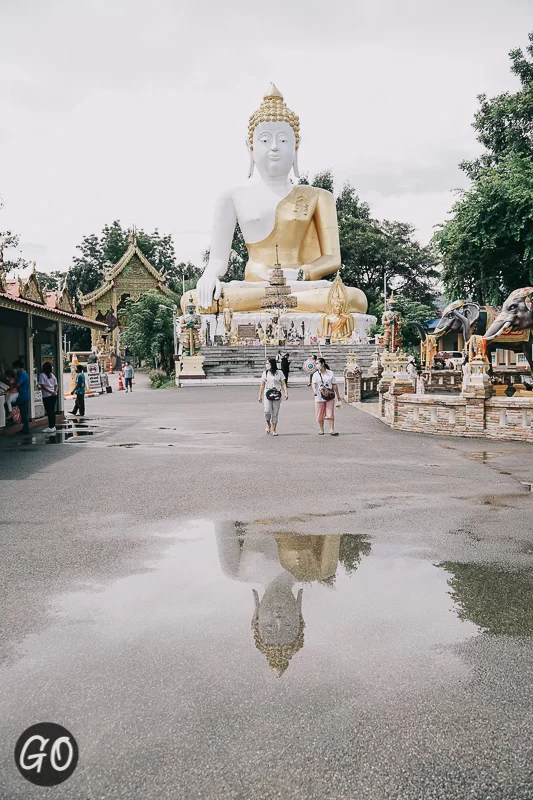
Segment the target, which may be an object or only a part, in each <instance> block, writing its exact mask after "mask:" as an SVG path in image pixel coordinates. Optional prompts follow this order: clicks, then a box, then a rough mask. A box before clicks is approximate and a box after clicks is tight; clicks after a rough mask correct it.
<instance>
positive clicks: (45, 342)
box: [0, 265, 107, 435]
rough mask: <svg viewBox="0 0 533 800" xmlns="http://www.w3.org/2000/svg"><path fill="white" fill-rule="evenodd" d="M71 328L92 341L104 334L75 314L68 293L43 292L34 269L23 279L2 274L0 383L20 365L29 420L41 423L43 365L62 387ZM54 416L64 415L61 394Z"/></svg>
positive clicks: (1, 420)
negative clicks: (26, 381)
mask: <svg viewBox="0 0 533 800" xmlns="http://www.w3.org/2000/svg"><path fill="white" fill-rule="evenodd" d="M63 323H71V324H73V325H79V326H81V327H83V328H91V329H92V330H93V335H96V336H98V335H102V334H104V335H105V333H106V332H107V326H106V325H105V323H102V322H96V321H94V320H91V319H88V318H87V317H82V316H80V315H79V314H76V313H75V306H74V302H73V300H72V298H71V297H69V295H68V292H67V290H66V287H65V288H63V289H62V290H61V291H54V292H47V291H44V290H43V288H42V287H41V285H40V283H39V279H38V277H37V274H36V272H35V265H34V269H33V271H32V272H31V274H30V275H29V276H27V277H20V276H17V277H14V278H9V277H7V276H6V274H5V272H2V270H0V377H1V376H3V375H4V374H5V373H6V371H9V369H10V368H11V366H12V364H13V361H17V360H20V361H22V363H23V364H24V366H25V367H26V369H27V371H28V375H29V377H30V420H31V423H32V424H39V421H44V418H45V412H44V405H43V401H42V394H41V391H40V389H39V387H38V386H37V376H38V375H39V372H40V371H41V367H42V365H43V363H44V362H45V361H49V362H50V363H51V364H52V369H53V371H54V373H55V375H56V376H57V379H58V382H59V385H60V386H61V385H62V374H63V352H62V339H63V332H62V325H63ZM57 410H58V414H59V415H61V414H62V413H63V410H64V399H63V393H62V392H59V394H58V408H57ZM5 422H6V420H5V410H4V400H3V395H1V394H0V435H1V434H2V433H3V432H4V431H5Z"/></svg>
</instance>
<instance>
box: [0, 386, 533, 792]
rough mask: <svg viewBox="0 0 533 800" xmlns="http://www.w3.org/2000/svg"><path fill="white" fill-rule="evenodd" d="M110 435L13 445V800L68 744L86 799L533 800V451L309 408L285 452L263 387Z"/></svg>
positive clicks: (285, 439) (179, 401) (300, 397)
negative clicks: (32, 741)
mask: <svg viewBox="0 0 533 800" xmlns="http://www.w3.org/2000/svg"><path fill="white" fill-rule="evenodd" d="M87 411H88V419H87V420H86V421H85V422H83V423H80V422H77V423H73V422H69V423H67V424H66V426H65V428H64V429H63V431H62V432H61V433H60V434H58V436H57V437H45V436H44V434H41V433H39V434H34V435H32V436H31V437H29V438H27V439H25V437H17V439H16V440H15V438H14V437H6V439H5V440H4V441H2V442H0V463H1V464H2V473H1V477H2V482H1V483H0V493H1V497H2V523H1V525H0V537H1V553H2V558H1V559H0V587H2V588H3V590H4V596H3V599H2V614H1V619H0V625H1V629H0V685H1V686H2V693H1V695H0V698H1V699H0V740H1V741H2V742H3V743H4V747H3V749H2V751H1V755H0V797H2V798H3V797H6V798H9V800H19V798H29V797H34V796H35V797H37V796H39V797H40V796H41V795H40V794H38V793H36V792H37V791H38V790H32V788H33V787H31V786H30V784H29V783H27V782H25V781H24V779H23V778H22V777H21V776H20V775H19V773H18V772H17V770H16V768H15V765H14V760H13V748H14V744H15V742H16V740H17V738H18V736H19V735H20V734H21V733H22V731H23V730H24V729H25V728H26V727H28V726H29V725H31V724H33V723H35V722H40V721H43V720H50V721H56V722H58V723H60V724H63V725H65V726H66V727H67V728H68V729H69V730H70V731H71V732H72V733H73V734H74V736H75V737H76V739H77V741H78V744H79V746H80V763H79V766H78V769H77V770H76V772H75V773H74V775H73V776H72V777H71V778H70V779H69V780H68V781H66V782H65V783H64V784H63V785H62V786H61V787H59V788H58V789H57V790H56V795H57V797H61V798H62V800H70V799H71V798H72V799H74V798H76V800H78V799H79V798H88V800H92V799H93V798H94V800H96V798H101V797H105V798H106V800H115V798H116V799H117V800H118V799H119V798H120V799H121V800H123V799H124V798H132V799H133V798H139V797H142V798H143V800H152V798H154V800H155V799H156V798H157V800H167V798H168V800H170V799H172V800H174V799H175V798H183V800H215V798H216V799H217V800H218V799H219V798H239V799H240V798H242V800H249V798H251V797H253V798H256V799H257V800H263V799H264V800H270V799H271V798H272V799H273V798H278V797H284V798H294V799H295V800H300V798H302V800H303V798H305V800H315V798H316V799H317V800H318V798H321V800H324V799H326V800H354V798H363V797H364V798H371V799H372V800H374V798H375V800H386V799H387V798H395V800H400V798H401V800H410V799H413V800H414V799H415V798H416V800H419V799H420V798H422V797H424V798H426V797H427V798H439V799H440V798H446V799H448V798H449V799H450V800H452V798H453V800H455V799H456V798H463V797H472V798H479V800H481V798H483V800H486V799H487V798H494V800H496V798H498V800H500V798H509V799H511V798H513V800H514V799H515V798H516V799H518V798H523V799H524V800H525V798H529V797H531V786H532V785H533V784H532V780H533V762H532V759H531V741H533V713H532V711H533V708H532V705H533V703H532V700H531V679H530V675H531V663H532V656H533V647H532V639H531V636H532V634H533V627H532V620H533V583H532V581H531V567H532V565H533V535H532V533H531V518H532V510H533V498H532V496H531V491H530V484H531V483H533V467H532V464H533V461H532V451H531V447H530V446H528V445H523V444H520V443H510V442H509V443H508V442H506V443H498V442H487V441H486V440H482V441H476V440H457V439H453V440H452V439H439V438H436V437H424V436H422V435H410V434H406V433H402V432H399V431H391V430H390V429H388V428H387V427H385V426H383V425H382V424H381V423H380V422H379V421H378V420H377V419H374V418H373V417H372V416H371V415H369V414H367V413H362V412H361V411H360V410H358V409H357V408H353V407H348V406H344V407H343V408H342V409H341V410H340V412H339V414H338V420H337V422H338V430H339V431H340V434H341V435H340V436H339V437H338V438H332V437H329V436H324V437H319V436H317V430H316V425H315V422H314V414H313V411H314V404H313V399H312V396H311V393H310V391H309V390H308V389H307V388H306V387H300V386H297V387H295V388H294V389H292V390H291V392H290V398H289V401H288V402H287V403H283V404H282V408H281V416H280V435H279V437H277V438H272V437H268V436H266V435H265V434H264V424H263V419H262V409H261V406H260V405H259V403H258V402H257V386H255V387H252V386H250V387H239V388H237V387H215V386H209V387H201V388H196V387H188V388H184V389H179V390H178V389H167V390H159V391H151V390H149V389H148V388H147V386H146V381H145V379H144V378H143V377H142V376H139V377H138V379H137V383H136V385H135V391H134V392H133V394H131V395H130V394H128V395H126V394H125V393H122V392H121V393H113V394H112V395H105V396H103V397H101V398H95V399H92V400H88V401H87ZM252 590H255V591H256V592H257V600H258V601H260V602H261V605H260V615H261V616H260V618H259V619H260V621H259V622H257V624H256V627H255V629H254V630H252V628H251V626H250V622H251V620H252V617H253V615H254V608H255V600H254V597H255V596H254V594H253V591H252ZM299 590H302V592H303V594H302V601H301V602H302V618H301V619H300V617H299V612H298V606H297V604H296V597H297V595H298V592H299ZM289 592H292V594H290V596H289ZM291 597H292V600H291ZM302 620H303V622H302ZM258 626H259V627H258ZM303 626H304V627H303ZM283 637H285V639H284V640H285V641H286V642H288V643H291V644H290V646H289V647H288V649H286V650H283V651H281V650H280V649H279V648H278V649H276V647H273V645H272V642H273V641H278V642H279V640H280V639H283ZM294 643H296V644H294ZM287 653H289V655H290V656H291V657H290V658H288V655H287ZM269 662H270V665H269ZM272 667H275V669H272ZM280 672H283V674H282V675H281V677H277V675H278V674H279V673H280ZM52 792H53V790H47V791H46V796H48V794H49V795H50V797H52ZM56 795H54V796H56ZM42 796H43V797H44V796H45V793H44V792H43V793H42Z"/></svg>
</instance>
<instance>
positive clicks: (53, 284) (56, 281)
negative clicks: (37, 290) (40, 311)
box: [35, 270, 67, 292]
mask: <svg viewBox="0 0 533 800" xmlns="http://www.w3.org/2000/svg"><path fill="white" fill-rule="evenodd" d="M35 274H36V276H37V280H38V281H39V285H40V287H41V289H42V290H43V292H59V291H61V289H62V288H63V284H64V283H65V278H66V277H67V273H66V272H61V270H55V271H54V272H38V271H36V273H35Z"/></svg>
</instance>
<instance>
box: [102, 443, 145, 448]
mask: <svg viewBox="0 0 533 800" xmlns="http://www.w3.org/2000/svg"><path fill="white" fill-rule="evenodd" d="M140 445H141V443H140V442H122V443H121V444H109V445H108V447H140Z"/></svg>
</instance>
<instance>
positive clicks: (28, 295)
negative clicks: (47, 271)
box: [3, 262, 46, 305]
mask: <svg viewBox="0 0 533 800" xmlns="http://www.w3.org/2000/svg"><path fill="white" fill-rule="evenodd" d="M3 289H4V290H5V291H6V292H7V294H8V295H10V297H20V298H22V299H23V300H32V301H33V302H34V303H42V304H43V305H46V297H45V293H44V292H43V290H42V289H41V285H40V283H39V279H38V278H37V275H36V274H35V262H33V270H32V271H31V273H30V274H29V275H28V277H26V278H21V277H16V278H7V279H5V280H4V287H3Z"/></svg>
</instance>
